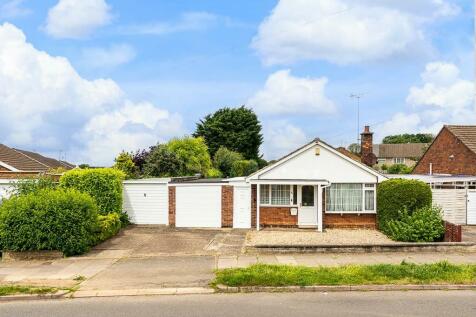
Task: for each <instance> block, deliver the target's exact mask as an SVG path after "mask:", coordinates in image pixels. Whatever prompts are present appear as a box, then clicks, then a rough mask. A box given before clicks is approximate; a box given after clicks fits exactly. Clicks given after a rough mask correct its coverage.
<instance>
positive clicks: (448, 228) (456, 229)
mask: <svg viewBox="0 0 476 317" xmlns="http://www.w3.org/2000/svg"><path fill="white" fill-rule="evenodd" d="M444 241H445V242H461V241H463V235H462V231H461V226H460V225H455V224H453V223H451V222H447V221H445V239H444Z"/></svg>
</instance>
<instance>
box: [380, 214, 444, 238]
mask: <svg viewBox="0 0 476 317" xmlns="http://www.w3.org/2000/svg"><path fill="white" fill-rule="evenodd" d="M387 226H388V230H389V236H390V238H392V240H396V241H405V242H433V241H435V240H438V239H440V238H441V237H442V236H443V234H444V233H445V226H444V225H443V212H442V210H441V208H439V207H434V206H427V207H423V208H420V209H417V210H415V211H414V212H413V214H411V215H410V214H409V213H408V211H407V210H406V209H404V210H403V211H401V212H400V215H399V220H390V221H389V222H388V223H387Z"/></svg>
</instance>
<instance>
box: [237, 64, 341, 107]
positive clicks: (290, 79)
mask: <svg viewBox="0 0 476 317" xmlns="http://www.w3.org/2000/svg"><path fill="white" fill-rule="evenodd" d="M326 85H327V78H325V77H322V78H301V77H295V76H292V75H291V72H290V70H280V71H277V72H275V73H273V74H271V75H270V76H269V77H268V79H267V80H266V83H265V85H264V87H263V89H262V90H260V91H258V92H257V93H256V94H255V95H254V96H253V97H251V98H250V99H249V100H248V102H247V105H249V106H251V107H253V108H254V109H255V110H256V111H257V112H258V113H264V114H306V113H333V112H334V111H335V105H334V103H333V102H332V101H331V100H330V99H328V98H327V96H326V94H325V89H326Z"/></svg>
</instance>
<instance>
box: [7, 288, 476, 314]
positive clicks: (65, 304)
mask: <svg viewBox="0 0 476 317" xmlns="http://www.w3.org/2000/svg"><path fill="white" fill-rule="evenodd" d="M0 316H2V317H3V316H5V317H6V316H9V317H14V316H15V317H16V316H35V317H43V316H45V317H55V316H68V317H75V316H88V317H94V316H100V317H109V316H111V317H122V316H134V317H140V316H174V317H175V316H212V317H214V316H216V317H223V316H263V317H266V316H270V317H271V316H272V317H279V316H300V317H301V316H476V292H473V291H424V292H367V293H365V292H347V293H327V294H326V293H281V294H263V293H255V294H233V295H232V294H221V295H190V296H154V297H116V298H89V299H63V300H42V301H19V302H4V303H0Z"/></svg>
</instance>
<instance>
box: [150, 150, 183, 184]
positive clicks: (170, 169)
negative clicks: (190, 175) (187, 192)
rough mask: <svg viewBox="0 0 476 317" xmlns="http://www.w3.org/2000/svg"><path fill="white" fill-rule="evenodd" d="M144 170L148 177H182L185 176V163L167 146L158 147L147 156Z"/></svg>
mask: <svg viewBox="0 0 476 317" xmlns="http://www.w3.org/2000/svg"><path fill="white" fill-rule="evenodd" d="M143 169H144V174H146V175H147V176H155V177H173V176H181V175H184V174H185V163H184V162H183V161H182V160H181V159H180V158H179V157H178V155H177V154H175V153H174V152H172V151H169V150H168V149H167V147H166V146H165V145H158V146H155V147H154V148H153V149H152V151H151V152H150V153H149V154H148V155H147V157H146V159H145V163H144V166H143Z"/></svg>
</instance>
